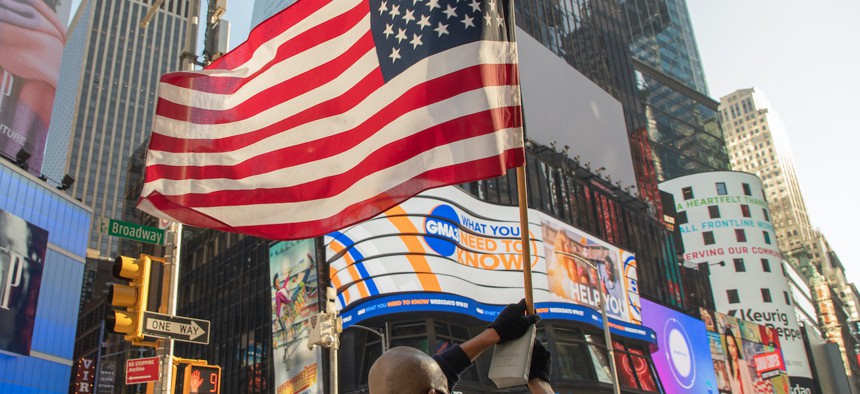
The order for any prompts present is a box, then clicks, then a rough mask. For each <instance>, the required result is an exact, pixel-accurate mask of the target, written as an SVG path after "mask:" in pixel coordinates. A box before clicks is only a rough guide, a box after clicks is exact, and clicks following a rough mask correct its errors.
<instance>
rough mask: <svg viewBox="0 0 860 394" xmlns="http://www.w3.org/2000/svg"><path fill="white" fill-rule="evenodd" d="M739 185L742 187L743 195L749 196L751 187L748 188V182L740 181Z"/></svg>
mask: <svg viewBox="0 0 860 394" xmlns="http://www.w3.org/2000/svg"><path fill="white" fill-rule="evenodd" d="M741 186H742V187H743V188H744V195H745V196H751V195H752V189H750V184H749V183H741Z"/></svg>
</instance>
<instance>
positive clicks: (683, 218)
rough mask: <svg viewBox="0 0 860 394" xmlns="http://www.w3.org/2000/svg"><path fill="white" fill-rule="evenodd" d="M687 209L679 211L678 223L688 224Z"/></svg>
mask: <svg viewBox="0 0 860 394" xmlns="http://www.w3.org/2000/svg"><path fill="white" fill-rule="evenodd" d="M687 222H688V220H687V211H683V212H678V224H687Z"/></svg>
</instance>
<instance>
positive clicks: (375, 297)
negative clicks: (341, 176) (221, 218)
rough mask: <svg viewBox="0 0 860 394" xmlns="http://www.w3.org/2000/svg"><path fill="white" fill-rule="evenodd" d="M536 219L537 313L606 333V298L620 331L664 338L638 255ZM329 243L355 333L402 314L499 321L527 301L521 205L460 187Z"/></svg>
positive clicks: (414, 201) (532, 214) (417, 200)
mask: <svg viewBox="0 0 860 394" xmlns="http://www.w3.org/2000/svg"><path fill="white" fill-rule="evenodd" d="M529 221H530V225H529V229H528V231H529V237H530V239H531V245H530V249H531V256H530V262H529V263H530V264H531V267H532V283H533V291H534V299H535V308H536V310H537V312H538V313H539V314H540V315H541V316H542V317H543V318H551V319H567V320H574V321H579V322H583V323H587V324H592V325H594V326H596V327H602V319H601V317H600V312H599V307H598V305H599V300H600V298H601V293H602V295H605V296H606V297H607V300H608V302H607V305H608V306H609V308H608V315H609V316H610V329H611V330H612V332H613V333H616V334H619V335H625V336H628V337H632V338H637V339H641V340H646V341H652V340H654V335H653V332H652V331H651V330H650V329H648V328H647V327H643V326H641V324H640V322H641V312H640V310H641V307H640V305H639V294H638V276H637V264H636V257H635V255H634V254H632V253H630V252H628V251H625V250H622V249H619V248H617V247H615V246H613V245H611V244H608V243H606V242H605V241H603V240H600V239H599V238H597V237H595V236H593V235H590V234H587V233H585V232H583V231H581V230H579V229H576V228H574V227H572V226H570V225H567V224H564V223H563V222H560V221H558V220H556V219H553V218H551V217H549V216H547V215H544V214H542V213H540V212H538V211H535V210H530V211H529ZM325 243H326V254H327V256H328V259H329V261H331V265H330V268H331V282H332V284H333V286H334V287H335V288H337V290H338V304H339V305H338V306H339V307H340V308H341V309H343V313H342V316H343V323H344V326H345V327H348V326H349V325H351V324H355V323H358V322H359V321H361V320H364V319H367V318H370V317H374V316H380V315H385V314H390V313H399V312H423V311H442V312H455V313H461V314H466V315H471V316H474V317H476V318H479V319H482V320H492V319H493V318H495V314H496V313H498V311H499V310H500V309H501V308H502V307H503V306H504V305H506V304H508V303H511V302H516V301H518V300H520V299H521V298H523V296H524V291H523V272H522V268H523V257H522V254H521V253H522V242H521V240H520V226H519V213H518V209H517V208H516V207H503V206H497V205H492V204H488V203H484V202H481V201H479V200H476V199H475V198H473V197H471V196H470V195H468V194H466V193H464V192H463V191H461V190H459V189H457V188H454V187H446V188H438V189H433V190H430V191H427V192H424V193H421V194H419V195H418V196H416V197H413V198H411V199H410V200H408V201H406V202H404V203H402V204H400V205H398V206H395V207H393V208H391V209H390V210H388V211H386V212H385V213H383V214H382V215H379V216H377V217H375V218H373V219H370V220H368V221H365V222H363V223H360V224H358V225H355V226H353V227H350V228H347V229H344V230H342V231H339V232H334V233H331V234H329V235H327V236H326V238H325Z"/></svg>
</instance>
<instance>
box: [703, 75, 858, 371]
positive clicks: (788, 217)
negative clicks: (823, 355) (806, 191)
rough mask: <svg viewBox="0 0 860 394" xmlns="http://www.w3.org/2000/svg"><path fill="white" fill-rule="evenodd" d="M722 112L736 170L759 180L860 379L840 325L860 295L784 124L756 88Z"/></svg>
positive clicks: (790, 252) (787, 248)
mask: <svg viewBox="0 0 860 394" xmlns="http://www.w3.org/2000/svg"><path fill="white" fill-rule="evenodd" d="M719 110H720V118H721V119H722V124H723V130H724V132H725V138H726V147H727V148H728V153H729V157H730V158H731V165H732V168H734V169H735V170H738V171H744V172H748V173H751V174H755V175H757V176H758V177H759V178H761V180H762V183H763V185H764V192H765V196H766V198H767V201H768V204H769V205H770V207H771V211H770V212H771V221H772V222H773V225H774V232H775V233H776V241H777V244H778V246H779V249H780V250H781V251H782V252H783V253H784V255H785V256H786V257H787V258H788V260H789V261H790V262H791V263H792V264H794V265H795V266H797V267H798V269H799V271H800V272H801V273H802V274H803V275H804V276H805V277H806V280H807V281H810V284H812V285H813V287H814V288H815V289H816V290H815V294H816V297H815V298H816V302H817V303H818V304H819V313H820V314H821V315H820V316H819V318H820V320H821V321H820V323H821V325H822V327H823V329H824V331H825V333H826V335H827V337H828V338H829V339H830V340H832V341H834V342H836V343H837V344H838V345H839V346H840V349H841V351H842V352H843V361H844V363H845V368H846V372H847V373H848V375H849V376H852V377H853V376H857V375H856V372H852V370H857V369H858V366H857V365H856V364H855V363H853V362H851V363H849V359H851V357H847V356H845V355H847V354H854V353H855V352H856V350H855V349H852V348H851V346H846V343H852V342H853V341H854V340H853V339H852V338H851V333H850V330H848V329H847V328H846V327H845V324H842V323H844V322H845V321H849V320H858V319H860V315H858V311H857V305H858V302H860V301H858V298H860V297H858V295H857V290H856V288H855V287H854V285H852V284H851V283H849V282H848V281H847V279H846V278H845V272H844V267H843V266H842V263H841V262H840V261H839V257H838V256H836V253H835V252H833V250H832V249H831V248H830V246H829V244H828V243H827V240H826V239H825V237H824V235H823V234H821V233H820V232H819V231H818V230H817V229H815V228H814V227H813V226H812V224H811V223H810V219H809V214H808V213H807V211H806V204H805V203H804V201H803V194H802V193H801V190H800V182H799V181H798V179H797V172H796V171H795V168H794V161H793V160H792V157H791V148H790V146H789V141H788V134H787V131H786V128H785V125H784V124H783V122H782V120H781V119H780V118H779V115H778V113H777V112H776V111H775V110H774V109H773V108H772V107H771V105H770V103H769V102H768V100H767V98H766V97H765V95H764V93H762V91H761V90H758V89H756V88H749V89H738V90H736V91H734V92H732V93H731V94H728V95H726V96H724V97H722V98H720V108H719ZM823 281H826V284H824V282H823ZM827 287H829V288H827ZM823 305H826V306H823ZM837 310H839V313H837ZM840 313H841V314H842V315H844V316H845V317H844V318H842V319H841V322H842V323H840V320H839V319H837V318H836V317H835V316H837V315H840Z"/></svg>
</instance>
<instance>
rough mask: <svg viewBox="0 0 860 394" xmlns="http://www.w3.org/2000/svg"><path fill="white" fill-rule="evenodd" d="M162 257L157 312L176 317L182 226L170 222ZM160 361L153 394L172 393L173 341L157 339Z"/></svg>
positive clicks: (157, 351)
mask: <svg viewBox="0 0 860 394" xmlns="http://www.w3.org/2000/svg"><path fill="white" fill-rule="evenodd" d="M167 238H168V243H167V247H166V248H165V249H166V250H165V255H164V260H165V263H164V276H163V277H164V279H163V282H162V284H163V290H162V297H161V299H162V302H161V308H160V310H159V312H161V313H165V314H168V315H176V303H177V302H176V294H177V293H178V290H179V255H180V251H181V248H182V224H181V223H177V222H171V223H170V227H169V229H168V237H167ZM156 353H157V354H158V356H159V358H160V359H161V374H160V375H161V380H160V381H158V382H156V383H155V386H154V389H155V390H154V391H155V393H161V394H172V393H173V339H171V338H167V339H159V340H158V348H157V350H156Z"/></svg>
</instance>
